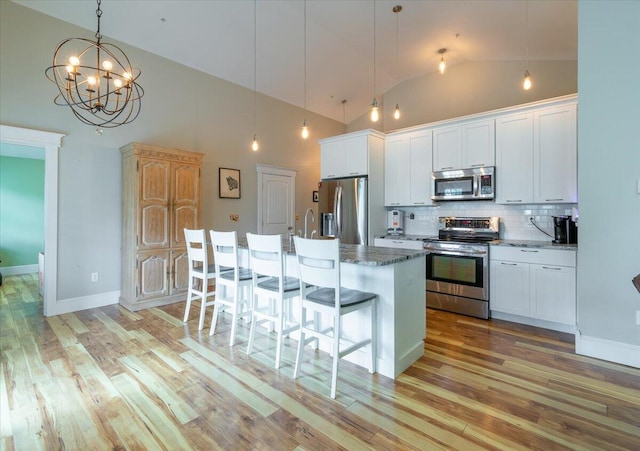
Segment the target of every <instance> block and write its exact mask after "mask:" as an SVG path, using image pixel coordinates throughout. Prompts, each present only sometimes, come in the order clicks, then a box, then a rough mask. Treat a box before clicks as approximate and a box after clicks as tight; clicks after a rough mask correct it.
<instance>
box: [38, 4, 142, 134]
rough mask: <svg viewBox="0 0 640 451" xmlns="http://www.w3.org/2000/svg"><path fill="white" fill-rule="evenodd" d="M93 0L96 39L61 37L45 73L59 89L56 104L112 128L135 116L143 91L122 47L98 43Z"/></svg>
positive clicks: (100, 14)
mask: <svg viewBox="0 0 640 451" xmlns="http://www.w3.org/2000/svg"><path fill="white" fill-rule="evenodd" d="M97 3H98V9H97V10H96V16H97V17H98V31H96V34H95V37H96V41H92V40H90V39H85V38H69V39H65V40H64V41H62V42H61V43H60V44H58V47H57V48H56V51H55V53H54V54H53V65H52V66H50V67H48V68H47V69H46V71H45V74H46V76H47V78H48V79H49V80H51V81H52V82H53V83H55V84H56V86H58V90H59V91H60V93H59V94H58V95H57V96H56V97H55V99H54V102H55V104H56V105H59V106H65V105H68V106H70V107H71V110H72V111H73V114H75V116H76V117H77V118H78V119H80V120H81V121H82V122H84V123H85V124H88V125H94V126H98V127H107V128H113V127H118V126H120V125H124V124H127V123H129V122H132V121H133V120H135V119H136V118H137V117H138V114H140V107H141V102H140V99H141V98H142V96H143V95H144V90H143V89H142V86H140V84H139V83H138V81H137V80H138V78H139V77H140V70H139V69H134V68H133V67H131V62H130V61H129V58H128V57H127V55H126V54H125V53H124V52H123V51H122V49H120V48H119V47H117V46H116V45H113V44H108V43H104V42H102V35H101V34H100V17H101V16H102V10H101V9H100V3H101V0H97Z"/></svg>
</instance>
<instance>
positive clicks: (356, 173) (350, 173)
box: [349, 172, 360, 175]
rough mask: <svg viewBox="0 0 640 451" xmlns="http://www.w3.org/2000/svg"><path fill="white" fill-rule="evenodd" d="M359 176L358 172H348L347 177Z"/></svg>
mask: <svg viewBox="0 0 640 451" xmlns="http://www.w3.org/2000/svg"><path fill="white" fill-rule="evenodd" d="M358 174H360V173H359V172H349V175H358Z"/></svg>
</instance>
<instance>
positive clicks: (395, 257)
mask: <svg viewBox="0 0 640 451" xmlns="http://www.w3.org/2000/svg"><path fill="white" fill-rule="evenodd" d="M238 247H240V248H243V249H247V248H248V245H247V239H246V237H238ZM282 250H283V252H284V253H285V254H289V255H295V253H296V252H295V249H292V250H289V242H288V240H286V239H283V242H282ZM426 254H427V251H424V250H415V249H395V248H388V247H378V246H365V245H358V244H340V262H341V263H354V264H356V265H367V266H385V265H393V264H394V263H400V262H403V261H405V260H411V259H412V258H418V257H422V256H424V255H426Z"/></svg>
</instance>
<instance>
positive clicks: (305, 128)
mask: <svg viewBox="0 0 640 451" xmlns="http://www.w3.org/2000/svg"><path fill="white" fill-rule="evenodd" d="M304 112H305V114H306V113H307V0H304ZM301 136H302V139H307V138H308V137H309V124H308V123H307V119H306V118H305V119H304V121H302V132H301Z"/></svg>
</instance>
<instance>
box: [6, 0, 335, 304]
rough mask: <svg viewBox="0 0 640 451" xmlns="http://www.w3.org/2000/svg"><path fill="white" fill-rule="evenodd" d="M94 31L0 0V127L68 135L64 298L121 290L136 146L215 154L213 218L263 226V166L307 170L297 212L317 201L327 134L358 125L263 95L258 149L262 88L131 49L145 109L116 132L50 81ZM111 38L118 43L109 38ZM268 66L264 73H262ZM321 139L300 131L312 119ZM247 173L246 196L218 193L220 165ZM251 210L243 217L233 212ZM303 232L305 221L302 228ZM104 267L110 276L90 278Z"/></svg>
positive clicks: (206, 218) (61, 264)
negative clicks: (125, 186) (75, 110)
mask: <svg viewBox="0 0 640 451" xmlns="http://www.w3.org/2000/svg"><path fill="white" fill-rule="evenodd" d="M69 37H86V38H93V32H89V31H87V30H83V29H80V28H78V27H75V26H72V25H69V24H67V23H65V22H62V21H59V20H57V19H53V18H51V17H49V16H46V15H43V14H40V13H37V12H35V11H32V10H30V9H28V8H24V7H22V6H20V5H17V4H15V3H13V2H10V1H5V0H2V1H0V99H1V102H0V122H1V123H2V124H6V125H12V126H16V127H25V128H31V129H41V130H46V131H52V132H58V133H64V134H66V137H65V138H64V140H63V147H62V149H61V151H60V162H59V175H60V182H59V201H60V202H59V220H58V222H59V238H58V248H59V260H58V279H59V281H58V299H60V300H62V299H69V298H76V297H82V296H88V295H92V294H100V293H108V292H113V291H117V290H119V289H120V233H121V231H120V227H121V212H120V196H121V190H120V183H121V168H120V164H121V163H120V152H119V150H118V149H119V147H120V146H123V145H125V144H127V143H129V142H131V141H139V142H143V143H148V144H154V145H161V146H166V147H177V148H181V149H185V150H191V151H197V152H203V153H204V154H205V157H204V162H203V172H202V176H203V177H202V179H203V183H202V189H203V197H202V201H203V202H202V205H203V225H204V226H205V227H206V228H217V229H226V230H231V229H236V230H238V231H239V232H240V233H244V232H246V231H256V230H257V225H256V224H257V201H256V193H257V186H256V180H257V174H256V164H265V165H272V166H281V167H286V168H289V169H295V170H298V171H299V173H298V177H297V178H296V180H297V182H296V193H297V196H296V211H297V212H299V213H301V214H303V213H304V211H305V209H306V208H307V207H314V206H315V205H314V204H313V203H312V200H311V192H312V191H313V190H314V189H316V186H317V185H316V184H317V181H318V180H319V177H320V170H319V167H320V157H319V145H318V144H317V140H318V139H320V138H323V137H327V136H333V135H337V134H340V133H344V132H345V131H346V127H345V126H344V124H342V123H340V122H336V121H333V120H331V119H327V118H324V117H321V116H318V115H314V114H306V115H305V114H304V111H303V110H301V109H300V108H296V107H294V106H292V105H289V104H286V103H283V102H280V101H277V100H275V99H272V98H269V97H266V96H262V95H258V97H257V105H258V111H257V122H258V124H257V135H258V139H259V141H260V144H261V150H260V151H259V152H258V153H254V152H252V151H251V150H250V149H249V145H250V142H251V139H252V137H253V134H254V126H253V91H252V90H249V89H245V88H242V87H240V86H237V85H234V84H232V83H228V82H226V81H223V80H220V79H217V78H214V77H211V76H208V75H205V74H204V73H201V72H198V71H195V70H192V69H189V68H186V67H185V66H181V65H179V64H176V63H173V62H171V61H168V60H166V59H163V58H160V57H158V56H155V55H153V54H150V53H148V52H144V51H142V50H139V49H135V48H131V47H129V46H127V45H122V47H123V49H124V50H125V52H126V53H127V55H128V56H129V58H130V59H131V61H132V62H133V63H134V65H136V66H139V67H140V68H142V77H141V84H142V86H143V87H144V89H145V96H144V98H143V104H142V112H141V114H140V117H139V118H138V119H137V120H136V121H135V122H133V123H131V124H128V125H125V126H122V127H118V128H115V129H104V134H103V135H102V136H98V135H97V134H96V133H95V127H91V126H87V125H84V124H82V123H81V122H80V121H78V120H77V119H76V118H75V117H74V116H73V115H72V113H71V111H70V110H69V109H68V108H66V107H58V106H55V105H54V103H53V98H54V97H55V95H56V93H57V89H56V87H55V86H54V85H53V84H52V83H51V82H49V81H48V80H47V79H46V78H45V76H44V70H45V68H46V67H47V66H49V65H50V64H51V61H52V57H53V52H54V50H55V47H56V45H57V44H58V43H59V42H60V41H61V40H62V39H65V38H69ZM105 40H106V41H110V39H109V38H108V36H106V37H105ZM259 77H260V73H259V72H258V78H259ZM305 116H306V117H307V118H308V120H309V122H310V125H311V137H310V139H308V140H307V141H303V140H302V139H301V138H300V137H299V136H300V135H299V133H300V126H301V124H302V121H303V119H304V117H305ZM219 167H231V168H236V169H240V170H241V171H242V172H241V182H242V198H241V199H240V200H229V199H219V198H218V168H219ZM231 213H237V214H239V215H240V222H239V223H237V224H236V223H231V222H230V221H229V214H231ZM298 228H301V227H300V224H299V223H298V224H297V225H296V229H298ZM92 272H99V274H100V281H99V282H98V283H94V284H91V283H88V282H89V280H90V274H91V273H92Z"/></svg>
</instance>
